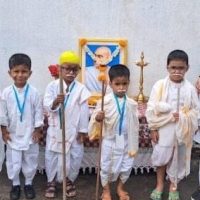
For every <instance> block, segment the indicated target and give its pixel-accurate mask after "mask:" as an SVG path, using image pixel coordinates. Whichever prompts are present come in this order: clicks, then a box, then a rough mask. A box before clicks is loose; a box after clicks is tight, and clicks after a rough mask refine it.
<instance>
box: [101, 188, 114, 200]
mask: <svg viewBox="0 0 200 200" xmlns="http://www.w3.org/2000/svg"><path fill="white" fill-rule="evenodd" d="M101 199H102V200H112V198H111V194H110V190H109V189H103V193H102V195H101Z"/></svg>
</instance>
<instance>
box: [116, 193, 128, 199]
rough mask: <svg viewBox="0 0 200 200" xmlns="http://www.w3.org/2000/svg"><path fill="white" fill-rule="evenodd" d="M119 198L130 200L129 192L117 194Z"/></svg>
mask: <svg viewBox="0 0 200 200" xmlns="http://www.w3.org/2000/svg"><path fill="white" fill-rule="evenodd" d="M117 196H118V198H119V200H130V196H129V194H128V192H120V193H117Z"/></svg>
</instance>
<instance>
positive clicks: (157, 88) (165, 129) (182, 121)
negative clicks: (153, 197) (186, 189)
mask: <svg viewBox="0 0 200 200" xmlns="http://www.w3.org/2000/svg"><path fill="white" fill-rule="evenodd" d="M178 88H180V89H179V90H180V95H179V104H178ZM177 109H178V110H179V111H178V112H179V121H178V122H177V123H175V121H174V117H173V114H172V113H174V112H177ZM198 110H199V107H198V99H197V95H196V91H195V88H194V87H193V86H192V84H190V83H189V82H188V81H187V80H184V81H183V82H182V83H180V84H176V83H174V82H172V81H170V80H169V77H167V78H165V79H163V80H160V81H158V82H157V83H156V84H155V85H154V86H153V89H152V92H151V95H150V99H149V102H148V107H147V111H146V116H147V120H148V123H149V128H150V129H156V130H158V132H159V141H158V143H157V144H155V145H154V149H153V154H152V163H153V165H154V166H164V165H167V175H168V176H169V178H170V180H171V181H172V182H177V181H179V180H181V179H182V178H183V177H184V176H186V175H188V174H189V172H190V157H191V148H192V135H193V133H194V131H195V130H196V129H197V114H198Z"/></svg>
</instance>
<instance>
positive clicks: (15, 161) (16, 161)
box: [6, 144, 39, 185]
mask: <svg viewBox="0 0 200 200" xmlns="http://www.w3.org/2000/svg"><path fill="white" fill-rule="evenodd" d="M38 155H39V146H38V144H31V145H30V146H29V149H28V150H26V151H21V150H15V149H11V148H10V147H9V145H7V150H6V167H7V174H8V178H9V179H10V180H12V183H13V185H20V177H19V173H20V171H21V170H22V173H23V175H24V177H25V185H29V184H32V180H33V178H34V176H35V173H36V170H37V166H38Z"/></svg>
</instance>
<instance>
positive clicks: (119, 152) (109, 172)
mask: <svg viewBox="0 0 200 200" xmlns="http://www.w3.org/2000/svg"><path fill="white" fill-rule="evenodd" d="M133 162H134V158H132V157H130V156H129V155H128V141H127V139H125V141H124V147H122V148H120V149H119V148H118V147H116V142H115V139H105V138H104V139H103V141H102V151H101V172H100V175H101V183H102V186H103V187H104V186H105V185H106V184H108V183H109V182H114V181H116V180H117V179H118V178H119V179H120V180H121V181H122V183H125V182H126V181H127V179H128V178H129V176H130V173H131V170H132V167H133Z"/></svg>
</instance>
